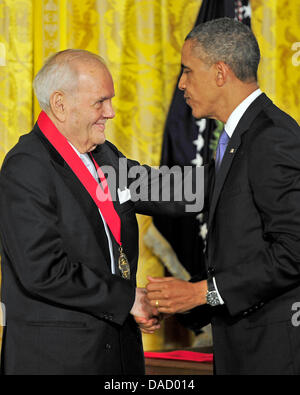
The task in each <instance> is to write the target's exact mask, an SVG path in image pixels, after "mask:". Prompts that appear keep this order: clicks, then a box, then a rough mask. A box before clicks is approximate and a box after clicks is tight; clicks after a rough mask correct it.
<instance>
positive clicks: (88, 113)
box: [65, 61, 115, 153]
mask: <svg viewBox="0 0 300 395" xmlns="http://www.w3.org/2000/svg"><path fill="white" fill-rule="evenodd" d="M114 95H115V92H114V84H113V80H112V77H111V75H110V73H109V71H108V69H107V68H106V67H105V66H104V65H102V64H101V63H100V62H95V61H94V62H90V63H84V64H83V65H81V66H80V67H78V88H77V89H76V90H75V92H73V94H68V95H67V96H66V109H67V117H66V123H65V128H66V129H65V130H66V136H67V138H69V140H70V142H71V143H73V144H74V145H75V146H76V147H77V149H79V151H80V152H81V153H85V152H90V151H92V150H94V149H95V148H96V146H97V145H100V144H103V143H104V142H105V139H106V137H105V126H106V122H107V120H109V119H112V118H114V116H115V113H114V110H113V107H112V98H113V97H114Z"/></svg>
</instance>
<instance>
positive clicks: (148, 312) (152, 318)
mask: <svg viewBox="0 0 300 395" xmlns="http://www.w3.org/2000/svg"><path fill="white" fill-rule="evenodd" d="M146 293H147V291H146V289H144V288H137V289H136V294H135V302H134V305H133V307H132V309H131V311H130V313H131V314H132V315H133V316H134V319H135V321H136V323H137V324H138V325H139V327H140V329H141V331H142V332H143V333H148V334H152V333H154V332H155V331H156V330H157V329H159V328H160V324H159V322H160V317H159V312H158V310H157V309H156V308H154V307H152V306H151V304H150V303H149V300H148V299H147V297H146Z"/></svg>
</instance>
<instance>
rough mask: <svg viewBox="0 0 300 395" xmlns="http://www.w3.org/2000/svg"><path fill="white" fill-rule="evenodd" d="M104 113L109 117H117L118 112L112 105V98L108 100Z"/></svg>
mask: <svg viewBox="0 0 300 395" xmlns="http://www.w3.org/2000/svg"><path fill="white" fill-rule="evenodd" d="M103 115H104V117H105V118H107V119H112V118H114V117H115V115H116V114H115V110H114V108H113V106H112V102H111V100H107V101H106V103H105V108H104V113H103Z"/></svg>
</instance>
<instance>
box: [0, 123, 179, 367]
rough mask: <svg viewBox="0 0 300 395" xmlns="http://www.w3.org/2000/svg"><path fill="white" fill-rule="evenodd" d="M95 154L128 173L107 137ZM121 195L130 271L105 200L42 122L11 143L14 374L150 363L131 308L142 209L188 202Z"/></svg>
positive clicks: (5, 188)
mask: <svg viewBox="0 0 300 395" xmlns="http://www.w3.org/2000/svg"><path fill="white" fill-rule="evenodd" d="M94 157H95V159H96V161H97V163H99V164H100V166H104V165H110V166H113V167H114V168H115V170H116V172H117V173H118V171H119V168H118V166H119V165H118V163H119V162H118V160H119V158H120V157H122V154H120V152H119V151H118V150H117V149H116V147H114V146H113V145H112V144H110V143H109V142H106V143H105V144H104V145H102V146H99V147H98V148H97V149H96V150H95V151H94ZM136 164H137V162H133V161H128V167H131V166H134V165H136ZM145 169H146V171H148V172H150V168H148V167H146V166H145ZM117 187H118V185H117ZM114 205H115V209H116V210H117V212H118V214H119V215H120V217H121V223H122V229H121V237H122V242H123V246H124V250H125V252H126V254H127V256H128V259H129V262H130V266H131V273H132V278H131V280H130V281H127V280H124V279H123V278H121V276H120V273H119V272H118V271H117V273H116V275H112V273H111V266H110V255H109V247H108V242H107V236H106V233H105V230H104V226H103V223H102V220H101V218H100V215H99V211H98V208H97V207H96V205H95V204H94V202H93V200H92V199H91V197H90V196H89V194H88V193H87V192H86V190H85V189H84V187H83V186H82V184H81V183H80V181H79V180H78V179H77V177H76V176H75V175H74V174H73V172H72V170H71V169H70V168H69V166H68V165H67V164H66V163H65V161H64V160H63V158H62V157H61V156H60V155H59V154H58V153H57V151H56V150H55V149H54V148H53V147H52V146H51V145H50V144H49V142H48V140H46V139H45V137H44V136H43V134H42V133H41V131H40V130H39V128H38V126H37V125H36V126H35V128H34V129H33V131H32V132H31V133H29V134H28V135H25V136H23V137H21V139H20V141H19V143H18V144H17V145H16V146H15V147H14V148H13V149H12V151H10V152H9V153H8V155H7V157H6V158H5V161H4V163H3V166H2V169H1V174H0V221H1V223H0V231H1V240H2V249H3V252H2V298H1V300H2V302H3V303H4V304H5V305H6V311H7V326H6V328H5V335H4V340H3V352H2V372H3V373H4V374H143V373H144V358H143V347H142V341H141V334H140V330H139V328H138V327H137V325H136V323H135V321H134V319H133V317H132V316H131V315H130V314H129V312H130V310H131V308H132V305H133V302H134V298H135V287H136V269H137V261H138V225H137V220H136V215H135V214H136V212H140V213H144V214H149V215H151V214H158V213H160V212H161V211H164V212H165V213H169V214H174V215H178V213H179V212H180V206H181V204H177V205H176V207H175V206H174V207H173V206H172V205H170V204H169V203H159V202H155V203H151V202H143V203H141V202H137V203H133V202H132V201H128V202H126V203H124V204H122V205H121V204H119V202H118V201H117V202H114ZM182 207H183V206H182ZM182 213H184V209H183V210H182ZM112 241H113V249H114V252H115V254H114V255H115V257H116V258H117V257H118V245H117V243H116V242H115V240H114V238H113V236H112ZM116 266H117V265H116Z"/></svg>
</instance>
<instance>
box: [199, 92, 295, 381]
mask: <svg viewBox="0 0 300 395" xmlns="http://www.w3.org/2000/svg"><path fill="white" fill-rule="evenodd" d="M212 183H213V192H212V196H211V198H210V203H209V223H208V239H207V251H206V256H207V266H208V277H209V278H212V277H215V279H216V283H217V287H218V290H219V292H220V295H221V296H222V298H223V299H224V302H225V306H222V307H217V308H211V309H210V314H211V321H212V328H213V341H214V354H215V366H216V373H217V374H300V336H299V333H300V332H299V328H297V327H294V326H293V324H292V316H293V314H294V313H295V312H294V311H292V306H293V304H294V303H295V302H297V301H300V129H299V126H298V124H297V123H296V122H295V121H294V120H293V119H292V118H291V117H289V116H288V115H287V114H285V113H284V112H282V111H281V110H280V109H278V108H277V107H276V106H275V105H274V104H273V103H272V102H271V100H269V99H268V98H267V96H266V95H264V94H262V95H261V96H259V97H258V98H257V99H256V100H255V101H254V102H253V103H252V104H251V106H250V107H249V108H248V110H247V111H246V113H245V114H244V115H243V117H242V119H241V120H240V122H239V124H238V125H237V127H236V130H235V131H234V134H233V136H232V138H231V140H230V142H229V144H228V147H227V150H226V152H225V155H224V158H223V162H222V165H221V168H220V169H219V172H218V173H217V175H216V176H215V178H214V180H212ZM194 313H195V312H194ZM202 319H203V317H202V318H201V317H200V316H199V315H194V325H195V323H197V321H198V322H201V320H202Z"/></svg>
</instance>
